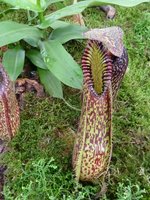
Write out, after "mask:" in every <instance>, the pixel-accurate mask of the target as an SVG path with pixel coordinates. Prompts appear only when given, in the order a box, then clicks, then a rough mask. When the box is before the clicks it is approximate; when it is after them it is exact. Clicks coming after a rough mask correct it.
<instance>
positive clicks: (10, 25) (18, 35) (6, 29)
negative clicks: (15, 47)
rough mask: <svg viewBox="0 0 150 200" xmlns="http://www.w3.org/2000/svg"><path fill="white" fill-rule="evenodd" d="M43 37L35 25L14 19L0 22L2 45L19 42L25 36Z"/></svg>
mask: <svg viewBox="0 0 150 200" xmlns="http://www.w3.org/2000/svg"><path fill="white" fill-rule="evenodd" d="M41 37H42V32H41V31H40V30H38V29H37V28H35V27H31V26H28V25H25V24H19V23H17V22H13V21H3V22H0V46H4V45H7V44H10V43H13V42H17V41H19V40H21V39H24V38H33V39H35V38H37V39H40V38H41Z"/></svg>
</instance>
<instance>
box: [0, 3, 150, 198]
mask: <svg viewBox="0 0 150 200" xmlns="http://www.w3.org/2000/svg"><path fill="white" fill-rule="evenodd" d="M148 5H149V4H142V5H139V6H137V7H134V8H128V9H126V8H121V7H116V9H117V15H116V18H115V19H114V20H113V21H110V20H106V19H105V15H104V14H103V13H102V12H100V11H98V10H96V9H94V8H89V9H87V10H86V12H84V13H83V15H84V18H85V22H86V25H87V26H88V27H90V28H94V27H97V28H100V27H107V26H114V25H118V26H121V27H122V29H123V30H124V33H125V37H124V42H125V45H126V47H127V50H128V54H129V70H128V72H127V73H126V76H125V78H124V80H123V83H122V85H121V88H120V91H119V93H118V96H117V99H116V101H115V105H114V112H113V154H112V160H111V164H110V168H109V173H108V177H107V185H108V188H107V192H106V194H105V195H104V197H103V199H105V200H106V199H107V200H108V199H109V200H115V199H116V200H131V199H133V200H137V199H142V200H150V109H149V108H150V78H149V77H150V23H149V22H150V15H149V13H148V12H149V10H148V8H149V7H150V5H149V6H148ZM15 12H16V11H15ZM18 16H19V15H18V14H17V18H18ZM2 19H4V18H2ZM84 45H85V44H84V43H83V42H81V41H76V42H75V41H71V42H69V43H68V44H67V46H66V47H67V49H68V50H69V51H70V53H71V54H72V55H74V57H75V58H76V60H77V61H80V59H81V55H82V51H83V48H84ZM79 50H80V51H79ZM64 93H65V98H66V100H67V101H69V103H71V104H72V105H74V106H76V107H78V108H80V107H81V103H80V92H79V91H75V90H72V89H69V88H65V91H64ZM25 101H26V106H25V109H24V111H23V112H22V113H21V126H20V131H19V132H18V134H17V135H16V137H15V138H14V139H13V140H12V142H10V144H9V148H10V151H9V152H8V153H7V154H6V155H5V156H4V158H3V159H2V160H3V161H2V162H5V163H6V164H7V167H8V169H7V173H6V183H5V188H4V193H5V198H6V200H14V199H15V200H25V199H28V200H40V199H44V200H47V199H51V200H52V199H53V200H61V199H64V200H81V199H83V200H90V199H92V198H93V196H94V194H95V193H96V192H98V191H99V186H95V185H90V184H86V185H82V184H77V183H75V181H74V177H73V173H72V168H71V154H72V149H73V140H74V131H76V129H77V125H78V120H79V116H80V112H79V111H75V110H72V109H71V108H69V107H68V106H67V105H66V104H65V103H64V102H63V101H62V100H59V99H53V98H50V97H46V98H43V99H38V98H36V97H35V96H34V95H31V94H30V95H27V98H26V100H25ZM101 199H102V198H101Z"/></svg>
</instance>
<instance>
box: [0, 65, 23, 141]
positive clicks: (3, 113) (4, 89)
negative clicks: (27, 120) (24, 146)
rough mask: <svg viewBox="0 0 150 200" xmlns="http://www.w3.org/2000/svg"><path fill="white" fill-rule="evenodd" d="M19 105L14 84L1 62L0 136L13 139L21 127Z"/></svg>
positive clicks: (4, 138)
mask: <svg viewBox="0 0 150 200" xmlns="http://www.w3.org/2000/svg"><path fill="white" fill-rule="evenodd" d="M19 124H20V117H19V107H18V102H17V100H16V96H15V89H14V84H13V82H12V81H10V79H9V77H8V76H7V74H6V72H5V71H4V69H3V67H2V65H1V64H0V138H1V139H3V140H8V139H11V138H12V137H13V136H14V135H15V133H16V131H17V130H18V128H19Z"/></svg>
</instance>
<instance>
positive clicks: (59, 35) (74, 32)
mask: <svg viewBox="0 0 150 200" xmlns="http://www.w3.org/2000/svg"><path fill="white" fill-rule="evenodd" d="M87 30H88V29H87V28H86V27H84V26H79V25H76V24H70V25H67V26H65V27H60V28H57V29H55V30H53V31H52V33H51V35H50V39H52V40H55V39H56V40H58V41H59V42H60V43H62V44H63V43H65V42H68V41H69V40H73V39H84V38H85V37H84V36H83V33H84V32H85V31H87Z"/></svg>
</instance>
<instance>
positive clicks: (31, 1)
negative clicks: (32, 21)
mask: <svg viewBox="0 0 150 200" xmlns="http://www.w3.org/2000/svg"><path fill="white" fill-rule="evenodd" d="M0 2H4V3H8V4H10V5H12V6H15V7H17V8H22V9H26V10H32V11H36V12H42V11H43V10H42V9H41V7H40V6H39V5H38V4H37V0H0Z"/></svg>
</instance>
